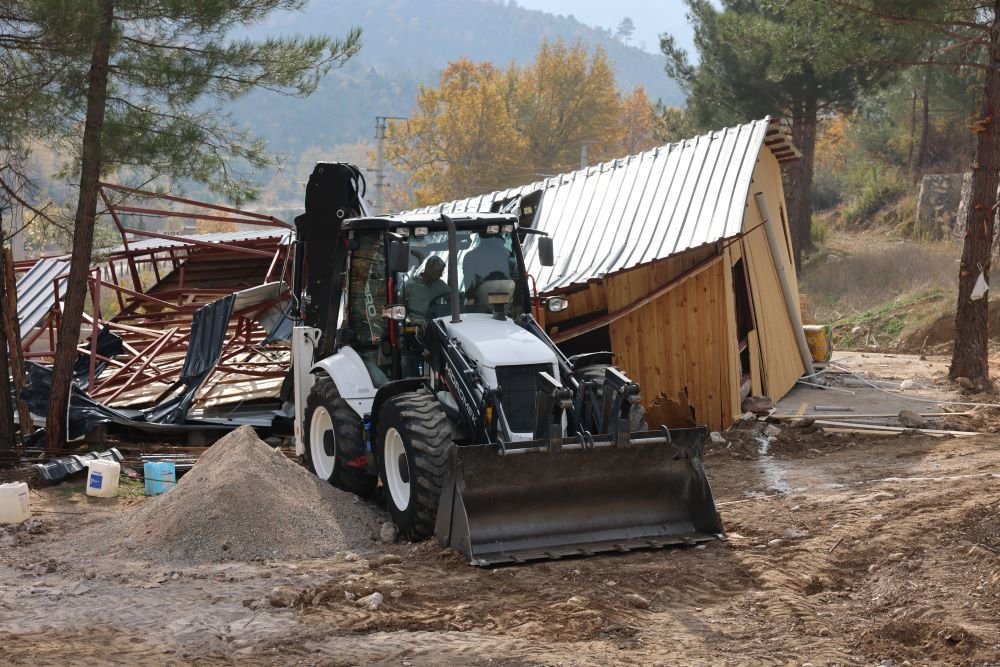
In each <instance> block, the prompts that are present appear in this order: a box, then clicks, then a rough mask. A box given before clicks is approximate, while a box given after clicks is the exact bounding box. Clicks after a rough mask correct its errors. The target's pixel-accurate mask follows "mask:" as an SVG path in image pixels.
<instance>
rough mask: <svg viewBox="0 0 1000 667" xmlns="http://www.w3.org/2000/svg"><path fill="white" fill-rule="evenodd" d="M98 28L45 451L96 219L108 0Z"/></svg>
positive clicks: (73, 339) (66, 387) (64, 386)
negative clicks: (78, 195)
mask: <svg viewBox="0 0 1000 667" xmlns="http://www.w3.org/2000/svg"><path fill="white" fill-rule="evenodd" d="M97 6H98V8H99V16H98V20H99V21H100V24H99V26H98V28H97V30H96V31H95V40H94V48H93V51H92V54H91V60H90V74H89V76H88V81H87V85H88V89H87V116H86V121H85V124H84V129H83V151H82V154H81V167H80V197H79V199H78V201H77V206H76V221H75V224H74V227H73V254H72V256H71V259H70V268H69V280H68V281H67V285H66V300H65V303H64V306H63V312H62V317H61V318H60V327H59V338H58V341H57V343H56V356H55V362H54V363H53V366H52V393H51V394H50V396H49V412H48V415H46V420H45V430H46V447H47V449H48V450H49V451H55V450H57V449H61V448H62V446H63V443H64V442H65V440H66V410H67V408H68V406H69V392H70V387H71V386H72V382H73V362H74V361H75V360H76V346H77V343H78V342H79V339H80V321H81V319H82V317H83V306H84V302H85V301H86V298H87V279H88V277H89V274H90V259H91V251H92V245H93V241H94V220H95V218H96V217H97V189H98V183H99V181H100V176H101V129H102V127H103V125H104V110H105V106H106V102H107V92H108V62H109V60H110V58H111V36H112V23H113V21H114V6H113V2H112V0H97Z"/></svg>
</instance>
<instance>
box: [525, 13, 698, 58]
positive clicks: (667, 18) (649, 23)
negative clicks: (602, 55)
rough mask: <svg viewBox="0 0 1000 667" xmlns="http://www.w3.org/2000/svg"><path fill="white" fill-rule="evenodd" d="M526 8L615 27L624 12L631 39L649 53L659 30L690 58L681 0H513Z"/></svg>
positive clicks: (657, 43) (655, 47) (657, 40)
mask: <svg viewBox="0 0 1000 667" xmlns="http://www.w3.org/2000/svg"><path fill="white" fill-rule="evenodd" d="M517 4H519V5H520V6H522V7H525V8H527V9H538V10H541V11H543V12H549V13H550V14H562V15H563V16H568V15H570V14H572V15H573V16H574V17H575V18H576V20H577V21H579V22H580V23H586V24H587V25H591V26H595V27H598V28H605V29H607V28H611V29H612V30H615V29H616V28H617V27H618V24H619V23H620V22H621V20H622V19H623V18H625V17H626V16H627V17H629V18H630V19H632V22H633V23H635V34H633V35H632V39H631V43H632V44H633V45H634V46H638V47H641V48H644V49H645V50H647V51H649V52H651V53H659V52H660V38H659V35H660V33H664V32H666V33H670V34H672V35H674V37H676V38H677V40H678V42H679V44H680V46H682V47H683V48H685V49H687V51H688V53H689V54H690V55H691V56H692V60H697V57H696V56H697V54H695V53H692V51H693V47H692V45H691V27H690V26H689V25H688V23H687V21H686V20H685V19H684V12H685V10H686V9H687V7H686V6H685V5H684V2H683V0H612V1H609V0H517Z"/></svg>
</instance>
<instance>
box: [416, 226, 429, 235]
mask: <svg viewBox="0 0 1000 667" xmlns="http://www.w3.org/2000/svg"><path fill="white" fill-rule="evenodd" d="M427 231H428V230H427V228H426V227H417V228H416V229H414V230H413V235H414V236H427Z"/></svg>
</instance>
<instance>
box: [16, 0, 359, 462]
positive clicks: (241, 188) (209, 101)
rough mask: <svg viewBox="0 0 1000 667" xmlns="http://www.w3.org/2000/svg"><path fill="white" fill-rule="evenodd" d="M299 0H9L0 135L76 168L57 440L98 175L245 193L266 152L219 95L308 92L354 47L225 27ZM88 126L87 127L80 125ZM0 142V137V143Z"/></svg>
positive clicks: (52, 413) (58, 442)
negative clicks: (66, 158) (61, 153)
mask: <svg viewBox="0 0 1000 667" xmlns="http://www.w3.org/2000/svg"><path fill="white" fill-rule="evenodd" d="M304 2H305V0H191V1H189V2H177V1H176V0H3V2H2V3H0V67H2V69H0V80H2V81H4V83H5V85H4V86H3V88H2V92H0V140H3V139H4V138H7V139H8V140H9V141H16V142H17V143H18V144H19V145H22V146H23V145H27V144H29V143H30V142H31V141H38V142H43V143H49V144H52V145H57V146H60V147H62V148H64V149H65V150H66V151H67V153H68V154H69V155H71V156H73V158H74V159H73V161H72V163H71V164H70V165H69V167H68V168H67V170H66V173H67V174H70V173H77V174H79V180H78V183H79V197H78V201H77V205H76V214H75V217H74V222H73V228H74V234H73V251H72V259H71V263H70V275H69V282H68V289H67V292H66V300H65V303H64V306H63V311H62V318H61V322H60V328H59V339H58V344H57V349H56V355H55V362H54V366H53V377H52V392H51V395H50V401H49V413H48V418H47V421H46V429H47V443H48V446H49V447H50V448H52V449H56V448H60V447H62V443H63V442H64V440H65V428H66V424H65V417H66V408H67V404H68V400H69V390H70V384H71V373H72V366H73V362H74V359H75V356H76V347H77V342H78V339H79V335H80V321H81V317H82V313H83V307H84V302H85V299H86V293H87V276H88V272H89V268H90V261H91V252H92V247H91V246H92V242H93V233H94V221H95V218H96V214H97V197H98V194H97V188H98V184H99V181H100V179H101V177H102V176H103V175H106V174H111V173H132V174H138V175H147V176H166V177H171V178H174V179H181V180H183V179H190V180H192V181H196V182H200V183H204V184H206V185H207V186H208V187H209V188H210V189H211V190H212V191H214V192H217V193H219V194H221V195H223V196H225V197H226V198H227V199H228V200H230V201H232V202H234V203H237V204H238V203H240V202H242V201H245V200H247V199H248V198H250V197H253V196H254V195H255V194H256V187H255V186H254V185H253V182H252V180H251V179H252V176H253V172H254V171H255V170H259V169H261V168H263V167H265V166H267V165H269V164H270V163H271V159H270V158H269V157H268V156H267V154H266V152H265V150H264V146H263V145H262V143H261V142H260V141H258V140H256V139H254V138H253V137H252V136H250V135H249V134H247V133H246V132H244V131H242V130H240V129H237V128H234V127H232V126H231V125H230V123H229V122H228V117H227V115H226V113H225V109H224V106H223V104H224V103H225V102H226V101H230V100H233V99H235V98H237V97H240V96H242V95H245V94H246V93H248V92H250V91H252V90H255V89H261V88H263V89H268V90H273V91H277V92H280V93H284V94H290V95H308V94H309V93H311V92H312V91H313V90H315V88H316V86H317V85H318V83H319V80H320V78H321V77H322V76H323V74H324V73H325V72H326V71H327V70H328V69H329V68H330V67H331V66H333V65H337V64H341V63H343V62H344V61H346V60H347V58H349V57H350V56H351V55H353V54H354V53H355V52H356V50H357V49H358V48H359V38H360V31H358V30H351V31H350V32H349V33H348V34H347V35H346V37H345V38H343V39H334V38H330V37H306V38H268V39H264V40H261V41H254V40H250V39H245V38H232V37H230V35H231V34H232V33H234V32H236V31H238V30H240V29H241V28H242V27H244V26H248V25H251V24H254V23H257V22H260V21H262V20H263V19H264V18H266V17H267V16H268V15H269V14H270V13H272V12H274V11H278V10H298V9H300V8H301V7H302V6H303V5H304ZM81 131H82V134H81ZM0 147H2V145H0Z"/></svg>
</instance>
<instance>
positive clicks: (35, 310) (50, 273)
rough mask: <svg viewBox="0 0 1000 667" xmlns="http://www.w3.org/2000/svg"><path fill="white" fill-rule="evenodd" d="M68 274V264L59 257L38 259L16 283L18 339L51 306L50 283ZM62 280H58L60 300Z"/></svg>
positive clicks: (62, 288)
mask: <svg viewBox="0 0 1000 667" xmlns="http://www.w3.org/2000/svg"><path fill="white" fill-rule="evenodd" d="M67 273H69V260H67V259H63V258H59V257H49V258H46V259H40V260H38V261H37V262H35V264H34V265H33V266H32V267H31V268H30V269H28V272H27V273H25V274H24V275H23V276H21V279H20V280H18V281H17V321H18V323H19V324H20V326H21V337H22V338H24V337H26V336H27V335H28V333H29V332H30V331H31V330H32V329H34V328H35V327H37V326H38V325H39V324H40V323H41V322H42V320H43V319H45V316H46V315H48V313H49V311H51V310H52V306H53V305H55V291H54V288H53V281H54V280H55V279H56V277H57V276H60V275H63V274H67ZM66 280H67V279H66V278H62V279H60V280H59V298H60V300H61V299H62V298H63V296H65V294H66Z"/></svg>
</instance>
